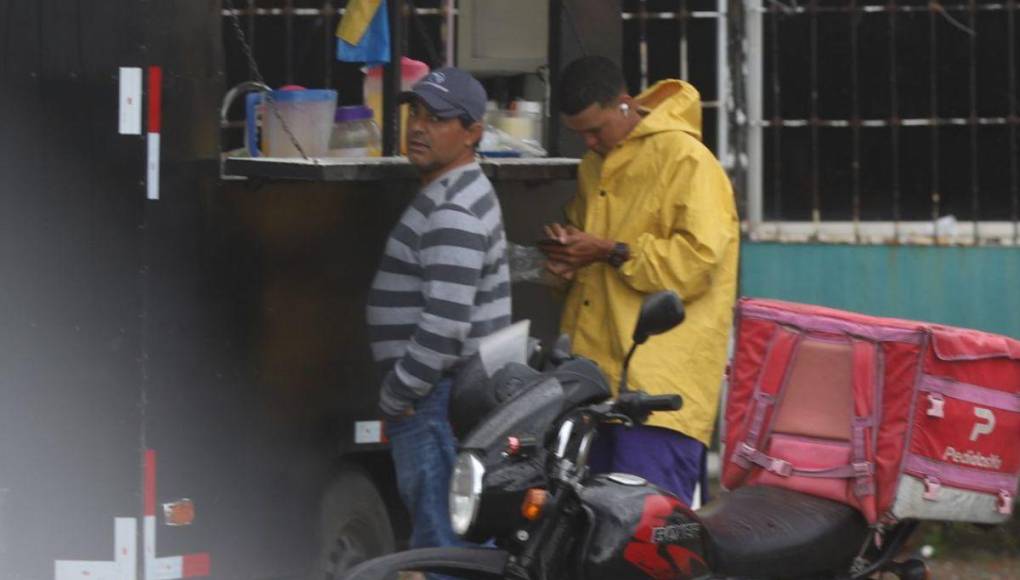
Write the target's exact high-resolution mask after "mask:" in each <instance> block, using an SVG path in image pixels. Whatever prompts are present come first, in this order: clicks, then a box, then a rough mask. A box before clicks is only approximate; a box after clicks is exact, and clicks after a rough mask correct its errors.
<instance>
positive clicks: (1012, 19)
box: [1006, 0, 1020, 244]
mask: <svg viewBox="0 0 1020 580" xmlns="http://www.w3.org/2000/svg"><path fill="white" fill-rule="evenodd" d="M1008 22H1009V33H1008V34H1009V43H1008V44H1009V46H1008V51H1009V52H1008V54H1009V58H1007V59H1006V63H1007V65H1008V66H1009V185H1010V191H1011V192H1012V196H1011V197H1012V204H1011V205H1012V207H1011V208H1010V219H1012V220H1013V243H1014V244H1020V179H1018V176H1017V156H1018V155H1020V152H1018V151H1017V142H1016V126H1017V124H1018V122H1020V118H1017V110H1016V99H1017V94H1016V64H1017V63H1016V0H1009V21H1008Z"/></svg>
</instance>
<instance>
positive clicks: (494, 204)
mask: <svg viewBox="0 0 1020 580" xmlns="http://www.w3.org/2000/svg"><path fill="white" fill-rule="evenodd" d="M367 320H368V331H369V338H370V340H371V343H372V355H373V357H374V358H375V360H376V362H377V363H379V365H380V366H381V368H382V371H383V373H384V379H383V382H382V389H381V392H380V395H379V407H380V409H382V411H383V413H385V414H387V415H391V416H392V415H399V414H401V413H402V412H403V411H404V410H406V409H407V408H408V407H411V406H413V405H414V402H415V401H416V400H418V399H420V398H422V397H424V396H425V395H426V394H428V393H429V392H430V391H431V390H432V387H433V386H434V385H435V384H436V383H437V382H438V381H439V380H440V379H441V378H443V377H444V375H447V374H449V373H450V372H451V371H452V370H453V369H454V368H455V367H456V366H457V365H458V364H459V363H460V361H462V360H463V359H465V358H467V357H469V356H471V355H472V354H474V353H475V352H477V350H478V341H479V340H480V339H481V338H482V337H484V336H486V335H488V334H490V333H492V332H493V331H495V330H498V329H500V328H503V327H504V326H507V325H508V324H509V323H510V274H509V266H508V264H507V256H506V235H505V234H504V231H503V218H502V212H501V211H500V208H499V202H498V200H497V199H496V194H495V192H494V191H493V189H492V184H491V183H489V180H488V179H487V178H486V177H485V175H484V174H483V173H482V170H481V168H480V167H479V166H478V164H476V163H471V164H469V165H463V166H460V167H457V168H455V169H453V170H451V171H449V172H448V173H446V174H444V175H442V176H441V177H439V178H438V179H436V180H434V181H433V182H431V183H430V184H428V185H427V186H425V187H424V188H423V189H422V190H421V191H420V192H419V193H418V195H417V196H415V198H414V200H413V201H412V202H411V204H410V205H409V206H408V207H407V209H406V210H405V211H404V214H403V216H402V217H401V218H400V222H399V223H397V225H396V226H395V227H394V228H393V231H392V232H391V233H390V237H389V239H388V240H387V242H386V249H385V251H384V254H383V257H382V262H381V263H380V265H379V270H378V272H376V275H375V280H374V281H373V282H372V289H371V291H370V293H369V296H368V311H367Z"/></svg>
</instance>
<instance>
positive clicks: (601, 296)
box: [541, 57, 740, 503]
mask: <svg viewBox="0 0 1020 580" xmlns="http://www.w3.org/2000/svg"><path fill="white" fill-rule="evenodd" d="M560 96H561V98H560V103H561V107H560V108H561V112H562V113H563V121H564V124H565V125H566V126H567V127H568V128H569V129H571V130H573V131H575V132H576V133H578V134H579V135H581V136H582V137H583V138H584V141H585V145H586V146H587V147H588V149H589V151H588V152H587V154H585V156H584V158H583V160H582V161H581V166H580V168H579V170H578V192H577V195H576V196H575V197H574V199H573V200H572V201H571V202H570V203H569V205H568V206H567V208H566V217H567V223H566V224H552V225H550V226H548V227H547V228H546V230H547V231H546V233H547V234H548V236H549V237H550V238H555V239H556V240H557V241H558V242H559V243H560V244H562V245H557V244H542V246H541V247H542V249H543V251H545V252H546V254H547V256H548V258H549V262H548V264H547V267H548V268H549V269H550V271H552V272H553V273H554V274H558V275H560V276H563V277H565V278H568V279H570V280H571V281H572V283H571V285H570V289H569V292H568V294H567V299H566V304H565V305H564V310H563V319H562V323H561V326H562V330H563V332H566V333H568V334H569V335H570V337H571V338H572V340H573V347H574V351H575V352H577V353H578V354H581V355H583V356H586V357H589V358H591V359H593V360H594V361H595V362H597V363H598V364H599V366H600V367H601V368H602V369H603V370H604V371H605V372H606V373H607V374H608V375H609V376H610V377H612V378H613V380H614V383H616V382H618V380H619V374H620V368H621V365H622V363H623V358H624V356H625V354H626V352H627V350H628V349H629V348H630V346H631V336H632V334H633V331H634V324H635V322H636V321H637V316H638V312H639V310H640V307H641V302H642V300H643V299H644V297H645V296H646V295H648V294H650V293H653V292H657V291H660V290H673V291H675V292H676V293H677V294H679V295H680V297H681V298H682V299H683V302H684V306H685V309H686V312H687V318H686V321H685V322H684V323H683V324H682V325H680V326H679V327H677V328H675V329H673V330H671V331H670V332H668V333H666V334H664V335H662V336H657V337H655V338H653V339H651V340H650V341H649V342H648V343H647V344H645V345H643V346H642V347H641V348H639V349H638V350H637V353H636V354H635V356H634V358H633V359H632V361H631V366H630V371H629V379H628V384H629V385H630V386H631V387H634V388H639V389H642V390H644V391H646V392H648V393H650V394H657V395H658V394H680V395H682V396H683V399H684V406H683V408H682V409H681V410H680V411H676V412H669V413H656V414H653V415H652V417H651V418H650V419H649V421H648V423H647V424H646V426H643V427H636V428H634V429H624V428H622V427H613V428H612V429H609V430H607V432H605V433H602V434H600V437H599V439H598V442H597V444H596V445H597V447H596V449H595V450H594V451H593V464H592V467H593V469H594V470H595V471H596V472H598V471H621V472H627V473H634V474H637V475H641V476H643V477H645V478H646V479H648V480H649V481H651V482H652V483H655V484H657V485H659V486H661V487H663V488H665V489H668V490H670V491H672V492H673V493H675V494H677V495H678V496H679V497H680V498H681V499H684V500H686V501H687V502H688V503H690V501H691V499H692V495H693V491H694V486H695V484H696V483H697V482H698V481H699V479H700V477H701V474H702V470H703V465H704V456H705V450H706V446H707V444H708V443H709V440H710V438H711V435H712V429H713V425H714V422H715V417H716V413H717V411H718V402H719V389H720V385H721V382H722V379H723V373H724V369H725V366H726V356H727V340H728V336H729V331H730V326H731V323H732V312H733V304H734V300H735V299H736V289H737V255H738V251H739V240H740V231H739V219H738V217H737V211H736V207H735V204H734V199H733V191H732V188H731V186H730V182H729V179H728V178H727V176H726V173H725V172H724V171H723V169H722V167H721V166H720V165H719V162H718V161H717V160H716V158H715V157H714V156H713V155H712V153H711V152H710V151H709V150H708V148H706V147H705V146H704V145H703V144H702V143H701V101H700V96H699V95H698V92H697V90H696V89H695V88H694V87H693V86H691V85H690V84H688V83H685V82H683V81H679V80H665V81H661V82H659V83H657V84H656V85H655V86H653V87H651V88H649V89H648V90H647V91H645V92H643V93H641V94H640V95H638V96H637V97H632V96H630V95H628V94H627V92H626V87H625V81H624V77H623V73H622V72H621V71H620V69H619V67H617V66H616V65H615V63H613V62H612V61H610V60H609V59H606V58H603V57H584V58H581V59H579V60H577V61H574V62H573V63H571V64H570V65H568V66H567V67H566V68H565V69H564V71H563V74H562V77H561V93H560Z"/></svg>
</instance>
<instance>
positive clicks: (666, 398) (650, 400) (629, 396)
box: [614, 391, 683, 423]
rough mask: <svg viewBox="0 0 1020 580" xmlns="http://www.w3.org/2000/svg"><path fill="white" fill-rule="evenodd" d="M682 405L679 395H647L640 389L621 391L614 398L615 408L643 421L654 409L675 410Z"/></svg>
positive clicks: (681, 398)
mask: <svg viewBox="0 0 1020 580" xmlns="http://www.w3.org/2000/svg"><path fill="white" fill-rule="evenodd" d="M682 406H683V397H681V396H680V395H648V394H645V393H643V392H641V391H631V392H628V393H622V394H621V395H620V397H619V398H618V399H617V400H616V404H615V405H614V407H615V410H616V411H617V412H619V413H622V414H624V415H627V416H628V417H630V418H631V419H634V420H635V421H637V422H639V423H643V422H644V420H645V419H646V418H647V417H648V415H649V414H650V413H653V412H655V411H677V410H679V409H680V408H681V407H682Z"/></svg>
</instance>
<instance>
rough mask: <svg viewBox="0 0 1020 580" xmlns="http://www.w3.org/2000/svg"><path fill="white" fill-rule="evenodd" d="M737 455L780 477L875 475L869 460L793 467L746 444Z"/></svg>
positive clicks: (847, 477)
mask: <svg viewBox="0 0 1020 580" xmlns="http://www.w3.org/2000/svg"><path fill="white" fill-rule="evenodd" d="M737 455H738V456H740V457H742V458H744V459H745V460H747V461H748V462H750V463H752V464H754V465H757V466H758V467H761V468H762V469H764V470H766V471H768V472H769V473H774V474H776V475H778V476H780V477H793V476H797V477H817V478H832V479H850V478H872V477H873V476H874V475H875V466H874V464H872V463H870V462H858V463H849V464H846V465H838V466H836V467H821V468H805V467H794V465H793V464H792V463H790V462H789V461H786V460H785V459H779V458H778V457H772V456H771V455H768V454H766V453H763V452H762V451H759V450H757V449H755V448H753V447H751V446H750V445H747V444H743V445H741V446H740V449H738V450H737Z"/></svg>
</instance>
